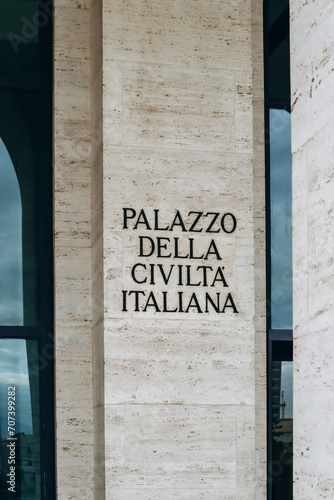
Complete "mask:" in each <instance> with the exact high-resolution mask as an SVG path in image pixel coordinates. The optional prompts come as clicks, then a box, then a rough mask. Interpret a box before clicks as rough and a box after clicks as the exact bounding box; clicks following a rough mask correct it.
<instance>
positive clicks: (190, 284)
mask: <svg viewBox="0 0 334 500" xmlns="http://www.w3.org/2000/svg"><path fill="white" fill-rule="evenodd" d="M186 268H187V286H200V284H201V282H199V283H191V276H190V269H191V266H186Z"/></svg>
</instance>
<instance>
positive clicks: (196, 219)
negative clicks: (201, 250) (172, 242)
mask: <svg viewBox="0 0 334 500" xmlns="http://www.w3.org/2000/svg"><path fill="white" fill-rule="evenodd" d="M191 214H198V215H197V217H196V218H195V220H194V222H193V224H192V225H191V226H190V229H189V232H192V233H201V232H202V231H203V229H196V230H195V229H194V228H195V226H196V225H197V222H198V221H199V219H200V218H201V217H202V215H203V212H189V214H188V216H189V215H191Z"/></svg>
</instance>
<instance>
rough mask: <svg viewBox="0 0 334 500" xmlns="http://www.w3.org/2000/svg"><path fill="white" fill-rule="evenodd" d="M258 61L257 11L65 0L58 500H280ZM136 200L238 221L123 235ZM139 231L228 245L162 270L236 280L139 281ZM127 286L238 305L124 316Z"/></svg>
mask: <svg viewBox="0 0 334 500" xmlns="http://www.w3.org/2000/svg"><path fill="white" fill-rule="evenodd" d="M262 53H263V51H262V2H260V1H258V0H253V1H252V2H251V1H250V0H247V1H244V0H229V1H224V2H221V1H218V0H211V1H209V2H207V1H205V2H204V1H203V2H195V1H191V0H187V1H184V2H179V1H176V0H175V1H171V0H168V1H166V0H165V1H163V0H161V1H160V0H149V1H124V2H119V1H116V0H107V1H104V2H102V1H101V0H93V1H92V5H90V2H88V0H87V1H82V2H79V1H76V0H73V1H71V2H65V1H63V0H57V1H56V5H55V119H54V130H55V166H54V169H55V283H56V318H55V338H56V384H57V387H56V389H57V396H56V406H57V410H56V420H57V432H56V438H57V485H58V498H59V499H61V500H65V499H70V498H78V499H79V498H80V499H81V500H84V499H92V498H95V499H96V500H101V499H103V498H105V497H106V498H108V499H121V498H122V499H126V500H128V499H131V498H138V499H141V500H142V499H144V498H147V499H158V498H161V499H167V498H194V499H196V500H197V499H199V498H203V499H204V498H205V499H208V498H226V499H227V498H231V499H232V498H233V499H247V500H249V499H250V498H257V499H264V498H266V473H265V461H266V451H265V450H266V406H265V405H266V382H265V380H266V357H265V349H266V342H265V337H266V335H265V289H264V283H265V275H264V265H265V258H264V257H265V252H264V148H263V137H264V133H263V127H264V125H263V76H262V75H263V73H262ZM124 207H132V208H134V209H135V210H137V212H138V213H139V211H140V209H141V208H143V209H145V211H146V213H147V214H148V215H150V216H152V215H153V210H154V209H156V210H159V211H160V212H159V213H160V216H161V219H160V225H161V226H162V225H164V223H166V224H170V223H171V220H172V219H173V218H174V216H175V213H176V210H179V211H180V213H181V214H182V215H183V216H184V220H185V223H186V225H187V227H188V228H189V217H188V215H187V214H188V212H189V211H191V210H197V211H203V212H204V213H207V212H219V213H220V214H224V213H227V212H228V213H232V214H234V216H235V217H236V218H237V228H236V230H235V231H234V232H233V233H231V234H226V233H223V231H220V233H219V234H218V233H217V234H216V233H215V234H212V235H211V234H207V233H204V231H203V232H202V233H196V232H194V233H184V232H183V231H180V228H175V231H173V232H166V231H161V232H153V231H152V232H151V233H149V232H148V231H147V230H146V229H145V227H143V225H139V227H140V230H138V231H137V230H133V229H132V228H133V223H132V221H130V222H129V229H128V230H126V229H123V220H122V208H124ZM201 227H202V226H201ZM215 229H217V226H216V228H215ZM139 235H142V236H151V237H152V238H156V237H157V236H160V237H170V238H171V239H173V238H175V237H179V238H180V244H181V243H182V244H187V243H188V244H189V240H188V238H189V237H193V238H194V242H195V243H194V244H195V245H196V252H197V251H201V250H202V251H205V250H207V249H208V245H209V244H210V241H211V240H212V239H214V241H215V244H216V246H217V248H218V251H219V254H220V256H221V258H222V260H221V261H218V260H217V258H216V257H217V255H215V252H212V253H211V255H209V257H208V260H203V259H199V260H194V259H190V260H183V259H181V258H179V259H173V258H172V259H171V260H168V261H164V262H163V264H164V265H165V266H166V267H165V270H166V272H168V270H169V266H170V265H173V264H174V266H177V265H184V266H185V265H191V266H192V269H193V268H195V265H196V267H197V266H198V265H203V264H204V265H211V266H212V267H213V268H214V269H216V268H217V266H223V267H224V268H225V269H224V276H225V278H226V281H227V283H228V285H229V286H228V287H223V286H222V283H219V282H217V283H216V284H215V286H214V287H210V290H207V289H205V287H203V286H200V287H197V286H193V287H192V286H189V287H184V286H181V287H180V285H177V284H176V282H175V281H174V284H173V285H172V286H170V285H168V286H165V285H164V284H163V282H162V278H160V282H158V281H157V285H154V286H153V287H152V286H147V287H146V285H145V286H144V285H140V284H137V283H134V281H133V280H132V278H131V274H130V273H131V268H132V266H133V265H134V264H135V263H136V262H140V261H141V262H143V263H145V264H146V265H147V266H149V265H150V264H151V263H155V264H156V265H157V264H159V263H162V262H161V261H159V259H157V257H156V256H153V257H152V258H144V260H143V258H142V259H140V258H139V257H138V252H139V247H138V241H139V239H138V237H139ZM138 276H141V277H142V276H143V275H142V274H140V273H139V274H138ZM173 279H174V278H173ZM202 285H203V283H202ZM208 288H209V287H208ZM126 289H128V290H131V289H136V290H141V291H145V292H146V293H148V292H149V291H152V290H153V291H154V293H156V294H157V297H160V298H159V300H161V291H162V290H167V291H168V294H169V297H170V299H171V300H173V297H174V299H175V296H176V293H177V291H183V292H184V294H185V297H186V296H187V297H188V298H189V296H190V295H191V293H196V294H197V296H198V298H199V300H201V301H203V300H204V294H205V292H207V291H208V292H211V293H212V295H213V297H215V294H216V293H217V292H218V293H220V294H221V296H222V297H224V300H225V298H226V295H227V293H228V292H230V293H231V294H232V296H233V299H234V300H235V304H236V307H237V309H238V311H239V312H238V314H235V313H234V312H233V310H232V309H231V308H229V309H227V310H226V312H225V313H224V314H220V313H217V312H215V311H214V310H213V308H212V307H210V308H209V309H210V312H208V313H205V312H204V313H198V312H196V311H195V312H194V310H193V309H192V311H191V312H190V313H188V314H186V313H181V312H174V313H157V312H154V310H153V309H154V308H152V307H149V308H148V312H146V313H143V312H135V311H133V305H132V306H131V301H130V298H128V299H129V302H128V311H122V309H124V307H123V305H122V290H126ZM185 300H186V299H185ZM221 300H223V299H221ZM188 301H189V300H188ZM223 303H224V301H223ZM132 304H133V302H132ZM201 304H202V302H201ZM130 306H131V307H130ZM222 306H223V304H221V307H220V309H222ZM131 308H132V309H131ZM203 309H205V307H203Z"/></svg>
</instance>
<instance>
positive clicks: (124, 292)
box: [122, 290, 127, 311]
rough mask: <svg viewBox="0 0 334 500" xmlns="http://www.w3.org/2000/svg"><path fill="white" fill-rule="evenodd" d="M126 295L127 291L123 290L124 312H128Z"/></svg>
mask: <svg viewBox="0 0 334 500" xmlns="http://www.w3.org/2000/svg"><path fill="white" fill-rule="evenodd" d="M126 294H127V291H126V290H122V295H123V309H122V311H127V308H126Z"/></svg>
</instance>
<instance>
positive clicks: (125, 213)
mask: <svg viewBox="0 0 334 500" xmlns="http://www.w3.org/2000/svg"><path fill="white" fill-rule="evenodd" d="M128 211H129V212H131V213H132V215H127V212H128ZM135 216H136V211H135V210H134V209H133V208H123V229H128V219H133V218H134V217H135Z"/></svg>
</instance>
